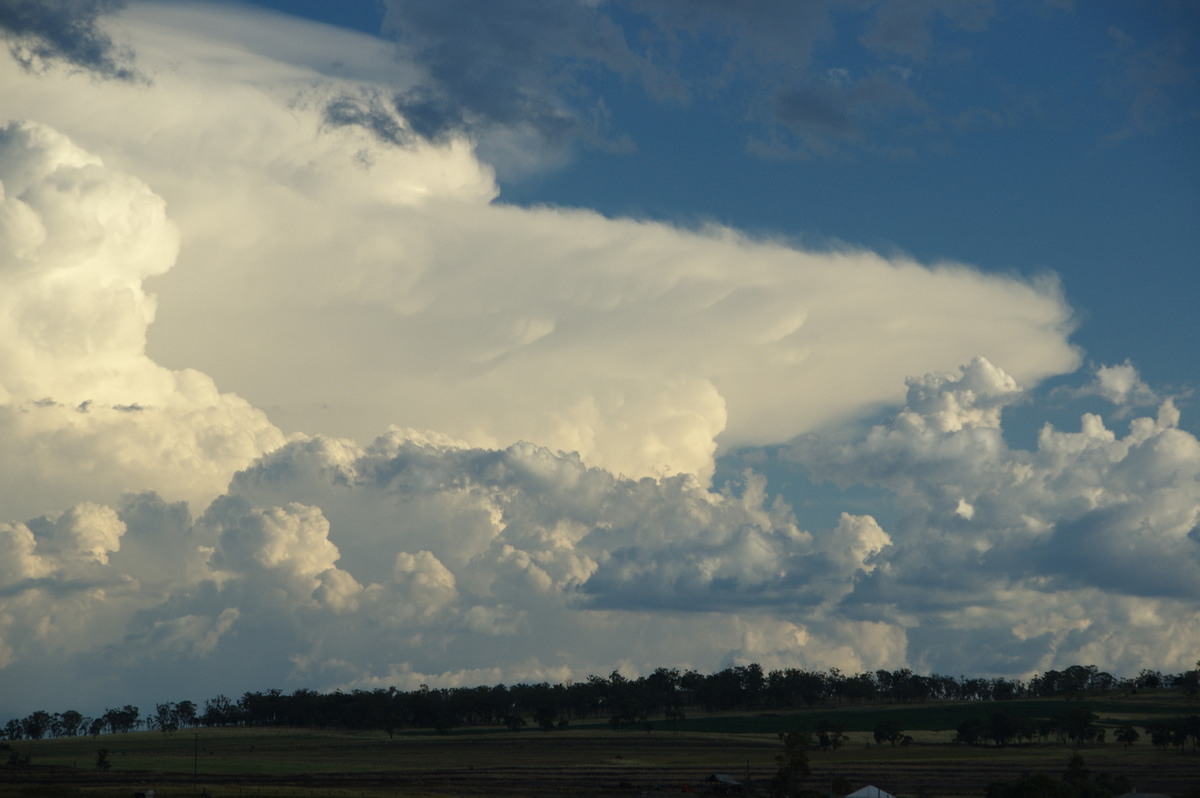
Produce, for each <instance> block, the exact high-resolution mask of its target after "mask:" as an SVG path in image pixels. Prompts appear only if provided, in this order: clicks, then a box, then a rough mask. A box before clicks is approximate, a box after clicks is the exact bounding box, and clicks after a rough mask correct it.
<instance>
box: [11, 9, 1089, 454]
mask: <svg viewBox="0 0 1200 798" xmlns="http://www.w3.org/2000/svg"><path fill="white" fill-rule="evenodd" d="M245 22H246V24H247V25H266V24H267V22H266V21H264V19H262V18H261V17H259V16H258V15H249V16H247V17H246V20H245ZM293 24H294V25H295V33H296V34H297V35H305V36H309V37H313V38H316V39H318V40H320V41H321V42H323V43H324V44H323V45H322V48H319V51H321V52H325V51H327V50H328V49H329V48H331V47H332V46H333V45H332V44H330V42H331V41H332V42H333V43H337V42H344V45H345V46H347V47H348V46H350V45H352V44H353V45H356V44H358V39H359V38H363V39H365V38H366V37H361V36H360V37H357V38H356V37H355V36H353V35H351V34H342V33H337V34H335V33H332V32H330V31H328V30H326V29H323V28H320V27H319V26H306V25H303V24H301V23H293ZM209 26H210V18H209V17H208V16H206V15H205V14H204V12H202V11H199V10H198V9H195V8H186V9H182V10H174V11H168V10H166V9H163V8H155V9H154V10H153V13H150V12H148V11H147V12H146V16H145V18H141V17H138V16H137V15H131V18H130V21H129V23H128V28H127V30H126V33H127V35H128V36H130V37H131V38H132V40H134V41H135V43H136V44H137V50H138V53H139V58H140V63H143V64H144V65H145V68H146V69H147V70H149V71H151V72H152V73H153V77H154V79H155V81H156V82H155V84H154V85H153V86H152V87H142V86H136V87H133V86H127V85H124V84H117V83H112V84H102V85H93V84H84V83H82V82H80V81H78V80H73V79H72V78H71V76H57V77H55V76H51V77H49V78H44V79H35V78H34V77H32V76H30V77H27V78H25V79H23V80H21V81H18V83H17V85H16V87H15V89H14V91H13V92H12V93H11V96H12V97H13V102H12V103H11V104H10V105H9V106H8V107H11V108H13V110H14V111H15V112H24V113H27V114H30V115H33V114H37V113H39V112H43V113H45V112H46V111H47V109H52V110H50V112H49V115H50V116H51V117H52V119H50V120H49V121H50V122H52V124H54V125H57V126H58V127H60V128H61V129H64V130H66V131H67V132H68V133H69V134H70V135H71V136H72V137H74V138H76V139H79V140H82V141H85V142H91V146H94V147H96V148H97V149H98V150H99V151H100V153H101V154H102V155H103V157H104V158H105V160H106V162H111V163H114V164H117V165H120V166H122V167H125V168H128V169H130V170H134V171H135V172H136V174H138V175H139V176H141V177H142V178H143V179H145V180H146V181H148V182H149V183H150V184H151V185H152V187H153V188H154V190H155V191H156V192H157V193H159V194H160V195H161V196H163V197H164V199H165V200H166V202H167V204H168V206H169V207H170V209H171V218H172V219H173V220H174V221H175V222H176V223H177V224H178V225H179V226H180V228H181V230H182V231H183V234H184V246H183V248H182V250H181V252H180V256H179V261H178V264H177V265H176V266H175V268H172V269H171V270H170V271H169V272H167V273H165V274H164V275H163V276H162V277H159V278H157V279H155V281H154V283H153V286H154V288H155V290H156V291H157V294H158V302H159V308H160V310H161V312H160V314H159V316H158V319H157V321H156V323H155V325H154V327H153V328H152V331H151V338H150V342H149V351H150V352H151V353H152V354H153V356H154V357H155V358H156V359H158V360H159V361H160V362H165V363H168V364H170V365H173V366H180V367H182V366H187V367H191V368H196V369H199V370H200V371H202V372H204V373H205V374H208V375H210V376H212V377H214V378H215V379H216V380H217V381H218V383H219V384H220V385H221V386H222V387H223V388H225V389H227V390H234V391H237V392H238V394H239V395H242V396H245V397H246V398H248V399H249V400H250V401H252V402H254V403H255V404H256V405H257V406H259V407H262V408H265V409H267V410H268V411H269V412H270V413H271V415H272V418H273V419H274V420H275V421H276V423H277V424H280V425H281V426H283V427H284V428H286V429H290V430H297V431H305V432H309V433H313V432H321V433H327V434H335V435H344V436H351V437H356V438H359V439H368V438H370V437H373V436H374V435H376V434H378V433H379V432H380V431H381V430H383V429H386V428H387V426H388V425H389V424H399V425H401V426H406V427H420V428H427V429H434V430H440V431H443V432H446V433H449V434H451V435H454V436H457V437H459V438H462V439H464V440H467V441H468V442H470V443H472V444H475V445H484V446H506V445H508V444H510V443H512V442H513V441H516V440H531V441H536V442H537V443H539V444H542V445H546V446H549V447H551V448H554V449H562V450H564V451H577V452H579V453H580V454H581V455H582V456H583V457H584V459H585V460H586V461H587V462H589V463H592V464H595V465H601V466H604V467H606V468H610V469H612V470H615V471H618V472H621V473H625V474H629V475H643V474H671V473H676V472H688V473H694V474H699V475H701V477H702V478H703V477H706V476H707V475H708V474H709V473H711V471H712V458H713V455H714V452H715V451H716V446H717V443H718V441H719V442H720V443H721V444H723V445H744V444H760V443H766V442H771V441H781V440H786V439H788V438H790V437H792V436H794V435H796V434H800V433H803V432H805V431H808V430H811V429H813V428H815V427H816V426H818V425H820V424H822V423H825V422H828V421H830V420H833V419H837V418H845V417H847V416H850V415H853V414H854V413H855V412H856V411H859V410H862V409H864V408H870V407H874V406H877V405H879V404H884V403H887V402H889V401H897V400H898V399H899V398H900V397H899V396H898V393H897V391H896V389H895V386H897V385H899V384H900V382H901V380H902V379H903V378H904V377H905V376H907V375H909V374H914V373H923V372H925V371H928V370H930V369H935V368H951V367H953V366H954V365H955V364H957V363H961V362H965V361H966V360H968V359H969V358H970V357H972V356H974V355H975V354H984V355H986V356H987V357H989V358H990V359H991V360H993V361H994V362H996V363H999V364H1001V365H1002V366H1003V367H1004V368H1005V369H1007V370H1008V371H1009V372H1011V373H1012V374H1013V375H1014V376H1015V377H1017V378H1018V379H1020V380H1022V381H1025V382H1036V381H1037V380H1039V379H1041V378H1043V377H1045V376H1048V375H1050V374H1054V373H1060V372H1062V371H1064V370H1069V369H1071V368H1073V367H1074V365H1075V363H1076V362H1077V354H1076V353H1075V352H1074V350H1073V349H1072V347H1071V346H1070V344H1069V343H1068V341H1067V337H1066V336H1067V334H1068V333H1069V330H1070V327H1071V324H1072V320H1071V314H1070V310H1069V308H1068V307H1067V306H1066V304H1065V303H1064V301H1063V300H1062V298H1061V296H1060V294H1059V291H1058V288H1057V286H1056V285H1055V284H1054V282H1053V280H1052V279H1046V280H1043V281H1025V280H1020V279H1013V278H1008V277H997V276H990V275H984V274H982V273H980V272H978V271H975V270H972V269H970V268H968V267H966V266H962V265H955V264H940V265H933V266H927V265H922V264H918V263H915V262H913V261H911V260H907V259H904V258H885V257H882V256H879V255H877V254H874V253H871V252H867V251H862V250H853V249H845V250H838V251H805V250H802V249H797V248H795V247H792V246H788V245H785V244H782V243H776V242H771V241H761V240H754V239H750V238H747V237H745V236H742V235H739V234H738V233H737V232H736V231H732V230H729V229H724V228H716V229H708V230H703V229H702V230H683V229H678V228H674V227H671V226H668V225H664V224H659V223H650V222H644V221H638V220H632V219H607V218H604V217H602V216H600V215H598V214H595V213H593V212H590V211H586V210H572V209H562V208H533V209H526V208H517V207H511V206H506V205H504V204H502V203H498V202H496V201H495V197H496V192H497V189H496V186H495V184H494V182H493V180H492V178H491V175H490V172H489V170H488V168H487V167H486V165H484V164H481V163H480V162H479V161H478V160H477V159H476V158H475V156H474V155H473V153H472V150H471V146H470V143H469V142H468V141H466V140H464V139H450V140H447V141H443V142H438V143H432V144H431V143H428V142H425V141H424V140H422V139H421V138H420V137H419V136H417V137H414V138H413V139H412V140H411V141H410V142H409V144H407V145H406V146H396V145H395V144H392V143H387V142H381V141H380V140H379V139H378V138H376V137H375V136H373V135H371V134H369V133H368V132H366V131H364V130H363V129H361V128H358V127H346V126H332V127H331V126H329V125H328V124H326V117H325V109H326V108H327V101H328V100H329V99H330V98H333V97H340V96H344V95H345V94H346V92H347V91H368V90H372V89H373V88H377V84H372V83H370V82H369V81H363V80H358V81H353V80H350V77H343V78H340V79H333V78H330V77H328V76H326V75H325V74H324V73H322V72H320V71H318V70H316V69H314V68H313V67H312V66H310V65H309V64H308V63H307V62H306V61H305V60H304V57H303V56H302V55H301V54H299V53H297V52H294V51H293V52H280V53H277V54H276V57H275V58H273V59H268V58H266V57H263V56H256V55H252V54H248V53H246V52H245V51H244V50H243V49H241V48H233V47H230V46H228V45H226V44H224V43H223V41H222V40H221V39H219V38H217V36H216V34H215V33H214V32H212V31H211V30H210V29H209ZM189 27H190V29H191V30H192V31H193V32H192V33H185V32H181V30H180V29H183V31H186V30H188V29H189ZM239 35H240V36H242V37H246V36H247V35H248V34H246V33H245V31H244V30H243V31H242V32H241V33H240V34H239ZM340 37H344V38H340ZM180 52H184V53H188V54H189V56H190V60H189V61H187V62H184V63H182V64H179V65H178V66H175V67H173V68H172V69H171V70H169V71H168V70H167V69H165V67H164V65H163V59H167V58H169V57H171V56H173V55H175V54H177V53H180ZM288 59H290V60H288ZM414 74H415V69H414ZM264 76H265V77H264ZM151 97H153V98H154V99H155V101H153V102H151V101H149V98H151ZM51 98H57V101H54V102H51ZM201 98H203V102H201V101H200V100H201ZM200 109H203V111H202V112H201V111H200ZM395 122H396V124H397V125H399V126H401V127H403V126H406V125H407V124H408V123H407V122H406V121H405V120H404V119H403V118H400V117H397V118H396V120H395ZM217 142H219V145H218V144H217ZM197 164H203V165H204V167H203V168H204V169H205V173H206V175H208V176H209V179H205V180H195V179H193V177H192V168H193V166H194V165H197ZM184 165H187V168H181V167H183V166H184ZM199 330H202V331H203V333H202V334H198V333H197V331H199Z"/></svg>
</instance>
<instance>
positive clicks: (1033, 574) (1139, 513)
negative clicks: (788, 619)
mask: <svg viewBox="0 0 1200 798" xmlns="http://www.w3.org/2000/svg"><path fill="white" fill-rule="evenodd" d="M909 385H910V387H909V400H908V403H907V405H906V407H905V408H904V409H902V410H901V411H900V412H899V413H897V414H896V416H895V417H894V418H893V419H892V420H891V421H890V422H888V423H886V424H881V425H878V426H875V427H873V428H872V429H871V430H870V431H869V432H868V433H867V434H866V435H865V437H863V438H862V439H861V440H858V441H850V442H838V441H834V440H829V439H822V438H819V437H816V436H810V437H807V438H805V439H803V440H802V441H801V442H799V443H797V444H796V445H795V446H794V447H793V449H792V454H793V456H794V457H795V458H796V459H797V461H799V462H801V463H803V464H805V465H806V466H807V467H808V468H810V469H811V470H812V473H814V474H816V475H819V476H820V477H821V478H825V479H830V480H833V481H836V482H838V483H839V484H842V485H849V484H854V483H863V484H869V485H874V486H877V487H880V488H883V489H885V490H886V491H888V492H890V493H891V494H892V499H893V501H894V503H895V505H896V508H897V512H898V519H897V521H896V522H895V526H894V528H892V529H890V530H889V534H890V539H891V541H892V544H893V546H892V548H890V549H889V550H888V556H887V566H886V568H882V569H879V570H877V571H875V572H874V573H872V574H871V577H870V580H869V583H865V584H864V586H863V589H862V590H861V591H860V594H859V596H858V597H857V598H856V600H857V601H861V602H863V603H864V604H867V605H873V606H875V607H876V608H877V610H878V611H884V602H886V603H889V604H890V603H891V602H897V601H899V606H902V607H905V608H906V610H905V611H907V612H911V613H918V614H920V615H921V616H922V617H924V618H926V619H927V620H925V621H923V622H922V623H921V626H922V627H924V628H923V629H922V634H921V636H920V637H919V638H917V639H915V640H914V641H913V643H914V645H913V649H910V652H909V654H910V657H911V658H913V659H914V660H917V661H926V662H930V663H935V664H936V663H937V662H938V661H939V657H940V656H941V657H944V656H945V652H944V651H943V653H942V654H939V653H938V649H937V647H939V646H942V647H944V646H946V645H947V644H949V645H953V643H949V641H951V640H953V639H954V638H955V637H956V636H955V635H947V633H946V632H947V630H946V628H945V627H942V626H941V625H940V624H939V623H938V622H937V621H931V620H928V619H931V618H936V617H937V616H938V615H939V614H944V616H945V621H946V623H947V624H952V625H961V624H963V623H964V619H963V617H962V615H961V614H960V613H959V612H958V610H957V608H955V605H956V603H959V602H961V603H965V604H967V605H969V606H971V607H972V610H971V614H970V615H971V621H970V623H971V624H972V625H976V626H977V627H978V628H977V630H976V631H978V632H979V633H980V636H981V637H983V636H986V637H987V638H988V643H987V646H988V650H989V653H988V655H987V656H999V652H1002V651H1007V653H1006V654H1004V655H1003V656H1004V657H1011V658H1012V661H1013V662H1024V663H1027V664H1030V665H1032V664H1033V660H1036V661H1037V662H1044V661H1047V658H1049V656H1050V655H1049V654H1048V653H1047V652H1046V650H1045V646H1051V647H1052V649H1053V651H1054V656H1058V657H1060V658H1062V657H1066V658H1068V659H1069V658H1071V657H1072V656H1075V657H1077V658H1079V657H1084V654H1085V653H1086V654H1087V655H1094V654H1095V652H1096V651H1097V650H1098V649H1099V648H1100V645H1101V644H1100V641H1104V645H1106V646H1107V647H1108V659H1107V661H1109V662H1112V663H1117V664H1122V663H1129V664H1128V665H1126V666H1125V667H1136V663H1137V662H1138V661H1139V660H1138V658H1139V657H1140V656H1142V653H1143V652H1144V646H1145V642H1144V634H1143V633H1140V632H1135V631H1134V630H1132V629H1129V628H1127V627H1126V626H1125V620H1124V619H1125V618H1126V616H1127V613H1129V612H1130V611H1131V609H1130V608H1131V607H1132V606H1140V607H1142V608H1143V609H1144V610H1148V611H1150V612H1151V613H1152V614H1153V615H1156V616H1157V617H1159V618H1160V619H1162V621H1163V623H1158V624H1155V626H1156V627H1157V628H1159V629H1162V628H1164V626H1173V627H1174V628H1176V629H1177V630H1179V631H1180V632H1181V633H1184V630H1188V629H1190V627H1189V626H1188V624H1187V623H1186V622H1185V620H1184V619H1185V618H1186V617H1188V616H1189V615H1190V613H1188V612H1186V611H1184V610H1183V607H1185V606H1187V605H1188V604H1189V603H1192V602H1194V601H1195V600H1196V598H1197V595H1198V594H1197V591H1196V585H1197V584H1200V535H1198V534H1197V532H1196V530H1197V524H1198V523H1200V514H1198V510H1197V508H1198V507H1200V503H1198V499H1200V442H1198V441H1197V440H1196V438H1195V437H1194V436H1192V435H1191V434H1189V433H1187V432H1185V431H1183V430H1181V429H1179V428H1178V423H1179V412H1178V410H1177V409H1176V408H1175V406H1174V404H1173V403H1172V402H1171V401H1170V400H1167V401H1164V402H1163V403H1162V405H1161V406H1160V407H1159V410H1158V413H1157V415H1156V416H1155V417H1151V418H1136V419H1133V420H1132V421H1131V422H1130V423H1129V429H1128V432H1127V433H1125V434H1123V435H1121V434H1118V433H1117V432H1116V431H1114V430H1111V429H1109V428H1108V427H1107V426H1106V425H1105V422H1104V420H1103V419H1102V418H1101V417H1100V416H1098V415H1095V414H1090V413H1089V414H1085V415H1084V416H1083V417H1082V419H1081V421H1080V428H1079V430H1078V431H1077V432H1072V431H1065V430H1059V429H1057V428H1055V427H1053V426H1051V425H1049V424H1047V425H1045V426H1044V427H1043V428H1042V430H1041V432H1040V434H1039V436H1038V439H1037V446H1036V448H1035V449H1033V450H1022V449H1013V448H1011V447H1010V446H1009V445H1008V444H1007V442H1006V441H1005V438H1004V435H1003V430H1002V429H1001V426H1000V410H1001V409H1002V408H1003V407H1004V406H1005V405H1006V404H1010V403H1012V402H1013V401H1015V400H1016V399H1018V398H1020V397H1021V396H1022V395H1023V392H1022V391H1020V390H1019V389H1018V388H1017V386H1016V383H1015V382H1014V381H1013V380H1012V379H1011V378H1010V377H1008V375H1006V374H1004V373H1003V372H1002V371H1000V370H999V369H997V368H996V367H995V366H993V365H991V364H990V363H988V362H987V361H985V360H983V359H976V360H975V361H973V362H972V363H971V364H970V365H969V366H967V367H964V368H963V369H961V370H960V371H959V373H958V374H936V375H930V376H927V377H925V378H923V379H920V380H910V383H909ZM1101 595H1103V596H1105V599H1104V600H1102V601H1101V600H1097V596H1101ZM1035 607H1039V608H1040V609H1036V610H1035V609H1034V608H1035ZM1013 608H1021V609H1020V610H1019V611H1014V610H1013ZM1023 613H1024V614H1023ZM1033 619H1040V620H1033ZM1168 619H1170V620H1168ZM1179 623H1183V626H1182V627H1180V626H1178V624H1179ZM1186 633H1187V634H1191V633H1192V632H1190V631H1187V632H1186ZM935 641H936V643H935ZM1164 645H1165V641H1164ZM926 647H928V648H926ZM964 649H965V647H964ZM1035 649H1036V655H1037V656H1036V658H1035V657H1034V656H1033V655H1034V653H1035ZM959 655H961V652H959ZM1038 658H1041V659H1038ZM1182 664H1186V663H1181V665H1182Z"/></svg>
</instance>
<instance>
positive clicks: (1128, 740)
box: [1116, 723, 1142, 748]
mask: <svg viewBox="0 0 1200 798" xmlns="http://www.w3.org/2000/svg"><path fill="white" fill-rule="evenodd" d="M1141 736H1142V735H1140V734H1138V730H1137V729H1135V728H1133V727H1132V726H1130V725H1129V724H1128V723H1126V724H1125V725H1124V726H1122V727H1121V728H1119V729H1117V734H1116V738H1117V742H1119V743H1121V744H1122V745H1124V746H1125V747H1126V748H1128V747H1129V746H1131V745H1133V744H1134V743H1136V742H1137V741H1138V740H1139V739H1141Z"/></svg>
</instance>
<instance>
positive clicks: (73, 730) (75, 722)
mask: <svg viewBox="0 0 1200 798" xmlns="http://www.w3.org/2000/svg"><path fill="white" fill-rule="evenodd" d="M54 717H55V719H56V720H57V721H58V728H59V734H58V736H61V737H74V736H75V735H77V734H79V733H81V732H82V731H83V728H84V722H85V721H86V718H84V717H83V714H82V713H80V712H76V711H75V710H73V709H68V710H67V711H66V712H63V713H61V714H57V715H55V716H54Z"/></svg>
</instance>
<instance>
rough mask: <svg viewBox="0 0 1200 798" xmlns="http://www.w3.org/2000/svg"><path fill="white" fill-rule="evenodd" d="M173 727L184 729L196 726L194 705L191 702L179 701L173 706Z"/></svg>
mask: <svg viewBox="0 0 1200 798" xmlns="http://www.w3.org/2000/svg"><path fill="white" fill-rule="evenodd" d="M174 712H175V725H176V726H177V727H179V728H181V729H186V728H188V727H190V726H195V725H196V705H195V704H194V703H192V702H191V701H180V702H179V703H178V704H176V705H175V710H174Z"/></svg>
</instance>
